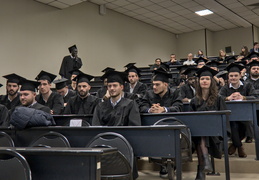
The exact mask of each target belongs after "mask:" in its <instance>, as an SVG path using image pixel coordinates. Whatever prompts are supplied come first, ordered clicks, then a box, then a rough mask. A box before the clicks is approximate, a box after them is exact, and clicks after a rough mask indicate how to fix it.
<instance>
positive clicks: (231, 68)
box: [226, 63, 244, 73]
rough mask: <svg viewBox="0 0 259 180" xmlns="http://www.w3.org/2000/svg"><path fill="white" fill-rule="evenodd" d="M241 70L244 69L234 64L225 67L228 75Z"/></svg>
mask: <svg viewBox="0 0 259 180" xmlns="http://www.w3.org/2000/svg"><path fill="white" fill-rule="evenodd" d="M242 69H244V66H241V65H239V64H236V63H231V64H229V65H228V66H227V67H226V70H227V71H228V72H229V73H230V72H239V73H240V71H242Z"/></svg>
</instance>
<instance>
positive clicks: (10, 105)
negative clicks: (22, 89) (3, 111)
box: [0, 93, 21, 110]
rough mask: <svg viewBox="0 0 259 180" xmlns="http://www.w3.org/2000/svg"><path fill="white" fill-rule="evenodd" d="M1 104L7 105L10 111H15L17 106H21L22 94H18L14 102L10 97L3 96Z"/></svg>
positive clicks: (0, 100) (0, 99)
mask: <svg viewBox="0 0 259 180" xmlns="http://www.w3.org/2000/svg"><path fill="white" fill-rule="evenodd" d="M0 104H3V105H5V107H6V108H7V109H8V110H11V109H14V108H15V107H16V106H20V105H21V102H20V94H19V93H18V95H17V96H16V97H15V98H14V99H13V100H12V101H10V100H9V99H8V95H2V96H1V98H0Z"/></svg>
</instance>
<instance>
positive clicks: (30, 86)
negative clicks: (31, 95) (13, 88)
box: [19, 79, 40, 92]
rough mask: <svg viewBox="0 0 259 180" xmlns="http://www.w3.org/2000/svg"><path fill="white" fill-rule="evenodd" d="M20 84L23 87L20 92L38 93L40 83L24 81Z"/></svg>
mask: <svg viewBox="0 0 259 180" xmlns="http://www.w3.org/2000/svg"><path fill="white" fill-rule="evenodd" d="M19 84H20V85H21V89H20V91H33V92H37V89H38V86H39V85H40V82H37V81H31V80H27V79H22V80H21V81H20V82H19Z"/></svg>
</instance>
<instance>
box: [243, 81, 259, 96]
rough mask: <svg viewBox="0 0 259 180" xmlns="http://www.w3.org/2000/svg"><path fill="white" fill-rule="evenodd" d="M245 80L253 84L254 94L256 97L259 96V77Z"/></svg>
mask: <svg viewBox="0 0 259 180" xmlns="http://www.w3.org/2000/svg"><path fill="white" fill-rule="evenodd" d="M245 82H248V83H251V84H253V86H254V88H255V93H256V96H257V98H258V97H259V79H257V80H256V81H255V80H252V79H251V78H247V79H246V81H245Z"/></svg>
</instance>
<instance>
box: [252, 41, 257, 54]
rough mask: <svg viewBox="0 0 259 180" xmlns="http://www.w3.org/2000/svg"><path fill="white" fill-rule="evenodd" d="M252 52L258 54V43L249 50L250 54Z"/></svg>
mask: <svg viewBox="0 0 259 180" xmlns="http://www.w3.org/2000/svg"><path fill="white" fill-rule="evenodd" d="M252 52H257V53H258V52H259V43H258V42H254V47H253V48H252V49H250V53H252Z"/></svg>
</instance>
